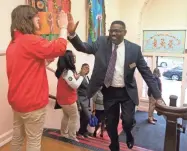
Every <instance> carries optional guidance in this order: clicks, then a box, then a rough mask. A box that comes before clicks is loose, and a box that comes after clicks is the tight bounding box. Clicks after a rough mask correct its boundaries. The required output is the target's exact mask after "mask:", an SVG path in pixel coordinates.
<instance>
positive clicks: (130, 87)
mask: <svg viewBox="0 0 187 151" xmlns="http://www.w3.org/2000/svg"><path fill="white" fill-rule="evenodd" d="M69 41H70V42H71V43H72V45H73V46H74V47H75V49H77V50H78V51H81V52H84V53H87V54H93V55H95V64H94V69H93V73H92V76H91V79H90V83H89V87H88V97H89V98H91V97H92V96H93V95H94V94H95V93H96V92H97V90H98V89H99V88H100V87H101V86H103V84H104V78H105V74H106V71H107V67H108V64H109V60H110V56H111V54H112V42H111V40H110V39H109V38H108V37H107V36H101V37H99V38H98V39H97V40H96V42H94V43H93V44H88V43H83V42H82V41H81V40H80V38H79V37H78V35H76V36H75V37H74V38H73V39H69ZM124 44H125V62H124V63H125V68H124V75H125V76H124V81H125V88H126V90H127V93H128V94H129V96H130V98H131V99H132V100H133V102H134V103H135V104H136V105H138V104H139V99H138V91H137V85H136V80H135V78H134V71H135V69H136V67H137V68H138V70H139V72H140V73H141V75H142V77H143V78H144V80H145V82H146V83H147V85H148V87H149V88H150V89H151V92H152V94H153V97H154V98H155V99H159V98H161V93H160V91H159V89H158V86H157V83H156V82H155V79H154V77H153V75H152V73H151V71H150V68H149V67H148V66H147V63H146V61H145V60H144V57H143V56H142V53H141V47H140V46H139V45H137V44H134V43H132V42H130V41H128V40H124ZM132 63H135V64H136V67H134V68H130V67H129V65H130V64H132Z"/></svg>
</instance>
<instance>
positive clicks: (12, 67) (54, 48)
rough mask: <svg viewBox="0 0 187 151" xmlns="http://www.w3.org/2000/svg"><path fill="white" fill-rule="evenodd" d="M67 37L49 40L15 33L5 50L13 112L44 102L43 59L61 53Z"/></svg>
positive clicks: (35, 108) (35, 106) (28, 110)
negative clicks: (13, 38) (12, 40)
mask: <svg viewBox="0 0 187 151" xmlns="http://www.w3.org/2000/svg"><path fill="white" fill-rule="evenodd" d="M66 47H67V40H65V39H63V38H58V39H57V40H54V41H51V42H49V41H48V40H45V39H43V38H41V37H40V36H37V35H32V34H22V33H20V32H18V31H16V32H15V40H14V42H10V44H9V46H8V48H7V51H6V61H7V76H8V83H9V87H8V101H9V104H10V105H11V106H12V108H13V109H14V110H15V111H18V112H30V111H34V110H37V109H40V108H42V107H45V106H46V105H47V104H48V95H49V90H48V81H47V74H46V68H45V59H50V58H55V57H57V56H60V55H63V54H64V53H65V51H66Z"/></svg>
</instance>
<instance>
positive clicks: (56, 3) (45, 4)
mask: <svg viewBox="0 0 187 151" xmlns="http://www.w3.org/2000/svg"><path fill="white" fill-rule="evenodd" d="M26 3H27V4H29V5H31V6H33V7H35V8H36V9H37V10H38V11H39V16H40V22H41V29H40V31H39V32H38V34H40V35H42V36H43V37H44V38H47V39H49V40H52V39H55V38H56V37H58V34H59V32H60V29H59V28H58V25H57V16H58V13H59V12H60V11H61V10H64V11H65V12H70V11H71V1H70V0H27V1H26Z"/></svg>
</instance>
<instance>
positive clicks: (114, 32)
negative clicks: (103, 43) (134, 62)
mask: <svg viewBox="0 0 187 151" xmlns="http://www.w3.org/2000/svg"><path fill="white" fill-rule="evenodd" d="M126 33H127V31H126V29H124V27H123V26H122V25H120V24H113V25H111V26H110V30H109V37H110V39H111V40H112V43H114V44H116V45H118V44H120V43H121V42H122V41H123V40H124V36H125V35H126Z"/></svg>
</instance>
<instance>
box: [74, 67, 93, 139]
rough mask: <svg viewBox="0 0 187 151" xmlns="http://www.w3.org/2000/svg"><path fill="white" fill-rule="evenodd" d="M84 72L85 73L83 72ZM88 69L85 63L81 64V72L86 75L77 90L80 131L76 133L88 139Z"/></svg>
mask: <svg viewBox="0 0 187 151" xmlns="http://www.w3.org/2000/svg"><path fill="white" fill-rule="evenodd" d="M84 70H85V71H84ZM89 70H90V67H89V65H88V64H87V63H84V64H82V67H81V71H80V73H81V72H85V73H86V75H85V76H84V79H83V81H82V83H81V85H80V86H79V88H78V89H77V93H78V102H79V103H80V107H81V111H80V129H79V131H78V134H79V135H81V136H83V137H89V135H88V130H87V126H88V123H89V119H90V116H91V112H90V99H88V97H87V89H88V84H89V78H88V76H87V75H88V73H89Z"/></svg>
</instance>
